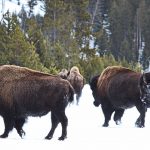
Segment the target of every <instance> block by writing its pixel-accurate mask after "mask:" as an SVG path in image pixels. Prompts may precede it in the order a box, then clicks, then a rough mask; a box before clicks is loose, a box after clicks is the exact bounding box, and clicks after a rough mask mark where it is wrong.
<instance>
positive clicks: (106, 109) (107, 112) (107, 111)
mask: <svg viewBox="0 0 150 150" xmlns="http://www.w3.org/2000/svg"><path fill="white" fill-rule="evenodd" d="M102 111H103V113H104V117H105V122H104V124H103V127H108V126H109V121H110V119H111V115H112V113H113V112H114V109H113V108H112V107H105V106H102Z"/></svg>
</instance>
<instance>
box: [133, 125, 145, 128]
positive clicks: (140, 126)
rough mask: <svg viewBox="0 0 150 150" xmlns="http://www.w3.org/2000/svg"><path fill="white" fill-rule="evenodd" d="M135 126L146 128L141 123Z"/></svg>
mask: <svg viewBox="0 0 150 150" xmlns="http://www.w3.org/2000/svg"><path fill="white" fill-rule="evenodd" d="M135 126H136V127H138V128H144V125H141V124H135Z"/></svg>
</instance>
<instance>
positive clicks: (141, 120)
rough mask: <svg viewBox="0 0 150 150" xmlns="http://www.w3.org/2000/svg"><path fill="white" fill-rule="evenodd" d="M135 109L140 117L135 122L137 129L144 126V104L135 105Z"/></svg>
mask: <svg viewBox="0 0 150 150" xmlns="http://www.w3.org/2000/svg"><path fill="white" fill-rule="evenodd" d="M136 108H137V109H138V111H139V112H140V116H139V117H138V119H137V120H136V122H135V125H136V126H137V127H139V128H143V127H144V126H145V113H146V110H147V109H146V106H145V104H144V103H141V104H140V105H137V106H136Z"/></svg>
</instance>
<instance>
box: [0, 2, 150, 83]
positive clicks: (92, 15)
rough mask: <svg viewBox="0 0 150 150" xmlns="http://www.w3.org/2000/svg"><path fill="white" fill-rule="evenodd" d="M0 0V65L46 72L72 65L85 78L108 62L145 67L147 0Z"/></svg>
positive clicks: (147, 53)
mask: <svg viewBox="0 0 150 150" xmlns="http://www.w3.org/2000/svg"><path fill="white" fill-rule="evenodd" d="M8 2H9V6H8V5H7V4H8ZM0 4H1V11H0V13H1V16H3V17H2V18H1V22H0V64H16V65H20V66H27V67H30V68H33V69H37V70H42V71H44V72H50V73H58V72H59V71H60V70H61V69H62V68H67V69H70V68H71V67H72V66H73V65H77V66H78V67H79V68H80V70H81V72H82V74H83V75H84V77H85V78H86V80H87V81H88V80H89V79H90V77H91V76H93V75H95V74H98V73H100V72H101V71H102V70H103V69H104V68H105V67H107V66H109V65H122V66H126V67H129V68H132V69H134V70H138V71H140V70H141V69H143V70H145V69H147V68H148V66H149V56H150V50H149V49H150V42H149V39H150V33H149V28H150V2H149V1H148V0H76V1H74V0H50V1H49V0H27V1H25V0H23V1H20V0H11V1H9V0H2V1H1V3H0ZM14 5H15V7H14V10H16V11H14V12H13V13H12V6H14ZM6 8H7V9H6ZM9 8H10V9H11V11H10V9H9ZM7 10H8V11H7ZM18 10H19V11H18Z"/></svg>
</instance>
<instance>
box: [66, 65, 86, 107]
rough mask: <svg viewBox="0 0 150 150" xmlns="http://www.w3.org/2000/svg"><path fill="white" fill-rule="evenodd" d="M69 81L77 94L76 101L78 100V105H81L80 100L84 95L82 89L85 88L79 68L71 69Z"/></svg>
mask: <svg viewBox="0 0 150 150" xmlns="http://www.w3.org/2000/svg"><path fill="white" fill-rule="evenodd" d="M67 79H68V81H69V82H70V83H71V85H72V86H73V88H74V90H75V93H76V99H77V104H78V103H79V99H80V97H81V94H82V89H83V87H84V78H83V76H82V75H81V74H80V72H79V68H78V67H76V66H73V67H72V68H71V69H70V72H69V75H68V77H67Z"/></svg>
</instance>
